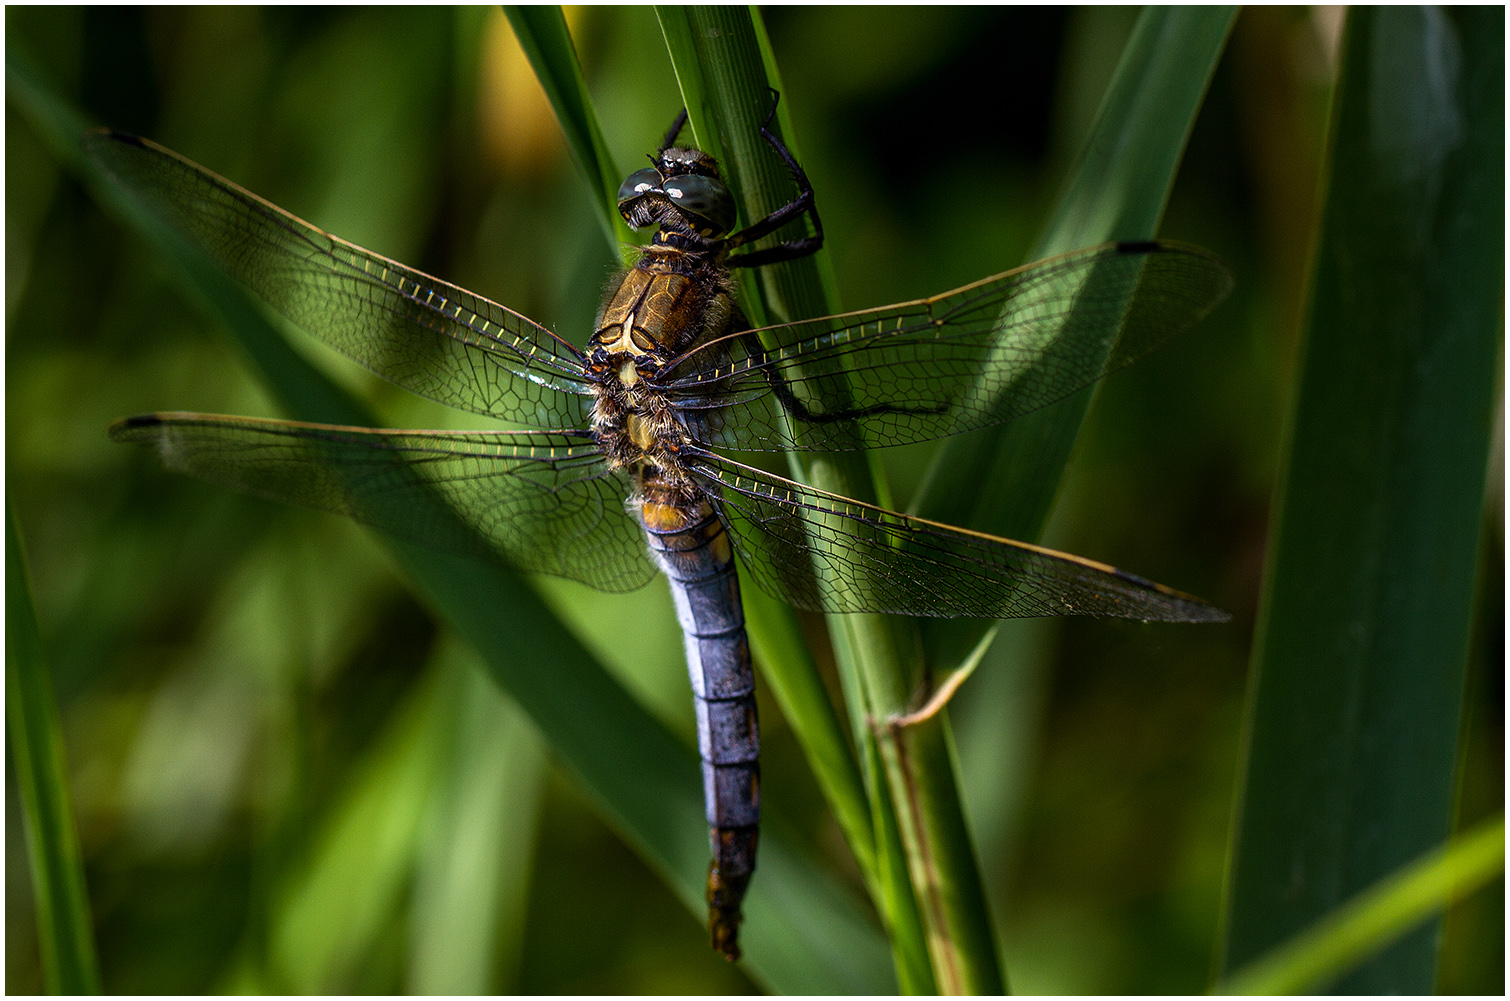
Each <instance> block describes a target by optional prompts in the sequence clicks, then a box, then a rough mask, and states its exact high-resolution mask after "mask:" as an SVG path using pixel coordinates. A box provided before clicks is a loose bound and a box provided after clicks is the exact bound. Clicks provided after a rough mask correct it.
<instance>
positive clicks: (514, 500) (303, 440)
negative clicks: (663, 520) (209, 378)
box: [110, 414, 654, 591]
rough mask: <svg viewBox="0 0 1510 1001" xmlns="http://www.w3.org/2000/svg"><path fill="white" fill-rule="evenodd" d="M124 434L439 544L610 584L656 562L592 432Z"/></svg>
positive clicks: (137, 421) (647, 572)
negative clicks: (648, 553)
mask: <svg viewBox="0 0 1510 1001" xmlns="http://www.w3.org/2000/svg"><path fill="white" fill-rule="evenodd" d="M110 437H111V438H113V439H114V440H116V441H128V442H135V443H137V444H142V445H150V446H152V447H154V448H156V449H157V451H158V453H159V455H160V456H161V458H162V460H163V463H164V465H166V466H167V467H168V468H170V469H173V470H175V471H177V472H182V473H187V474H188V475H190V476H195V477H198V478H199V479H202V480H208V481H210V482H212V483H218V484H221V485H224V486H229V487H234V488H235V489H237V490H242V491H245V492H246V493H250V494H255V495H257V496H259V497H265V498H268V499H270V500H277V501H283V502H285V503H289V504H297V505H301V506H303V507H311V508H316V509H318V510H321V511H330V512H333V513H336V514H343V515H346V516H347V517H349V518H354V519H355V520H357V521H360V522H362V523H364V524H367V525H372V526H374V527H376V528H380V529H382V530H384V531H385V532H388V533H390V534H392V535H395V536H398V537H399V538H402V539H407V540H409V541H412V542H418V543H421V544H424V545H427V546H430V547H432V548H435V549H441V550H444V551H447V552H452V553H458V554H461V555H464V556H472V557H476V558H479V559H484V560H494V561H501V562H504V563H507V564H509V565H511V566H514V567H517V568H519V569H521V570H531V571H536V572H539V573H547V574H554V575H556V576H560V577H569V578H572V579H573V580H579V581H582V582H583V583H585V584H589V585H591V586H593V587H596V588H599V589H601V590H605V591H628V590H632V589H634V588H637V587H639V586H641V585H643V584H644V583H645V582H646V581H648V580H649V579H650V578H651V577H652V576H653V575H654V570H653V568H652V567H651V565H650V563H649V561H648V560H647V559H646V557H645V543H644V541H643V539H642V538H641V531H640V528H639V526H638V525H637V524H636V523H635V521H634V520H633V519H632V518H630V517H629V515H628V514H627V513H626V511H625V509H624V500H625V497H626V496H627V493H628V490H629V485H628V483H627V481H626V480H624V478H623V477H622V476H621V475H619V474H614V473H611V472H609V471H608V468H607V466H606V465H605V464H604V462H603V458H602V455H601V453H599V451H598V449H597V446H596V445H595V444H594V443H593V442H592V441H591V440H590V439H586V438H580V437H575V436H572V435H563V434H551V433H547V432H530V431H469V432H459V433H453V432H445V431H386V430H375V429H370V428H351V427H337V426H333V425H325V424H302V423H294V422H285V421H267V420H254V419H251V418H243V417H222V416H215V415H207V414H151V415H147V416H143V417H128V418H125V419H123V420H120V421H117V422H116V423H115V424H114V425H112V426H111V428H110Z"/></svg>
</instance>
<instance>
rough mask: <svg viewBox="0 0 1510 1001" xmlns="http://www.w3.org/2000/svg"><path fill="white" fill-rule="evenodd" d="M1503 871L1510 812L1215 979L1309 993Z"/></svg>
mask: <svg viewBox="0 0 1510 1001" xmlns="http://www.w3.org/2000/svg"><path fill="white" fill-rule="evenodd" d="M1504 872H1505V817H1504V815H1503V814H1501V815H1500V816H1499V817H1496V818H1494V819H1492V820H1488V821H1485V822H1484V823H1482V824H1480V825H1479V826H1478V827H1476V828H1474V829H1473V830H1472V831H1471V832H1469V833H1468V834H1465V835H1463V836H1462V837H1460V838H1456V839H1454V840H1453V841H1452V842H1451V843H1449V844H1447V845H1445V846H1443V847H1442V848H1439V849H1437V850H1435V851H1433V852H1431V853H1429V854H1428V855H1427V856H1425V857H1424V858H1422V859H1420V860H1418V861H1416V862H1413V863H1411V864H1410V865H1409V866H1407V867H1406V868H1404V869H1402V870H1401V871H1399V872H1397V873H1393V874H1391V875H1390V876H1388V877H1386V878H1385V879H1382V880H1380V881H1379V882H1378V883H1377V884H1376V885H1374V886H1372V887H1370V888H1369V889H1367V890H1365V891H1364V892H1362V893H1360V894H1359V895H1358V896H1357V897H1355V898H1353V899H1352V900H1349V901H1347V902H1346V903H1345V904H1343V905H1342V906H1340V907H1338V908H1337V909H1336V910H1334V911H1333V912H1332V913H1330V914H1328V915H1326V916H1325V917H1323V918H1321V919H1320V920H1318V921H1317V922H1316V924H1314V925H1312V926H1311V927H1310V928H1307V929H1306V930H1305V931H1304V932H1302V933H1300V934H1299V935H1297V936H1295V937H1294V938H1293V939H1291V940H1290V941H1288V942H1285V943H1284V944H1282V945H1280V946H1277V947H1276V948H1274V949H1272V950H1270V951H1269V952H1268V953H1267V954H1265V955H1263V956H1261V957H1259V958H1258V959H1255V960H1253V961H1252V962H1250V963H1248V964H1246V965H1245V966H1243V967H1242V968H1241V969H1239V970H1237V971H1235V972H1233V973H1232V974H1231V975H1230V976H1228V977H1226V978H1224V979H1223V980H1222V981H1221V982H1220V983H1218V984H1217V985H1216V988H1215V989H1214V990H1213V992H1212V993H1214V994H1309V993H1313V992H1318V991H1323V990H1326V989H1327V986H1328V984H1329V983H1330V982H1331V981H1332V980H1334V979H1335V978H1336V977H1337V976H1338V975H1340V974H1342V973H1344V972H1346V971H1347V970H1349V969H1352V968H1353V967H1354V966H1356V965H1357V964H1358V963H1359V962H1360V961H1362V960H1364V959H1367V958H1368V957H1369V956H1370V955H1373V954H1374V953H1376V952H1378V951H1379V950H1380V949H1382V948H1383V947H1384V946H1386V945H1388V944H1389V943H1390V942H1392V941H1394V940H1395V939H1396V938H1398V937H1399V936H1400V935H1403V934H1405V933H1406V932H1407V931H1409V930H1410V929H1411V928H1413V927H1415V926H1416V925H1419V924H1420V923H1421V922H1422V921H1424V920H1426V919H1427V918H1428V917H1430V916H1432V915H1436V914H1440V913H1441V912H1442V911H1443V909H1444V908H1446V907H1448V906H1449V905H1451V904H1452V903H1454V902H1455V901H1458V900H1461V899H1463V898H1464V897H1466V896H1468V895H1469V894H1471V893H1473V892H1474V891H1475V890H1477V889H1479V887H1481V886H1483V885H1484V884H1485V883H1487V882H1488V881H1489V880H1491V879H1493V878H1494V877H1495V876H1502V875H1504Z"/></svg>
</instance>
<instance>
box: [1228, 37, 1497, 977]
mask: <svg viewBox="0 0 1510 1001" xmlns="http://www.w3.org/2000/svg"><path fill="white" fill-rule="evenodd" d="M1326 190H1327V198H1326V202H1325V205H1324V208H1323V216H1322V222H1321V232H1320V237H1319V244H1318V246H1317V250H1316V252H1315V256H1314V263H1313V270H1312V275H1311V285H1312V292H1311V304H1310V312H1309V316H1308V318H1307V323H1306V330H1305V333H1304V335H1303V342H1302V349H1301V350H1302V359H1301V363H1300V375H1299V385H1298V392H1297V394H1296V397H1295V402H1294V410H1293V413H1292V415H1291V417H1290V428H1289V435H1288V437H1289V447H1288V453H1287V455H1286V458H1285V460H1284V463H1285V464H1284V469H1283V472H1282V477H1281V485H1280V487H1279V490H1278V493H1277V494H1276V499H1275V504H1274V509H1273V510H1274V523H1273V529H1272V532H1271V542H1270V549H1269V564H1268V568H1267V573H1266V579H1265V593H1264V596H1263V600H1262V604H1261V606H1260V617H1259V625H1258V637H1257V640H1256V646H1255V650H1254V656H1253V680H1252V685H1251V688H1250V691H1249V700H1248V706H1247V714H1248V726H1247V730H1246V735H1247V747H1246V748H1245V756H1246V761H1245V778H1244V788H1243V791H1242V798H1241V801H1240V804H1239V815H1238V830H1237V831H1236V834H1235V838H1236V842H1235V848H1234V852H1233V854H1232V856H1231V863H1230V871H1229V887H1228V915H1227V922H1228V925H1227V929H1226V942H1225V946H1226V956H1225V961H1224V964H1223V968H1224V969H1229V970H1230V969H1233V968H1235V967H1237V966H1240V965H1242V964H1244V963H1246V962H1248V961H1250V960H1251V959H1253V958H1254V957H1256V956H1258V955H1260V954H1262V953H1264V952H1266V951H1267V950H1268V949H1270V948H1272V947H1273V946H1274V945H1275V944H1277V943H1278V942H1281V941H1283V940H1285V939H1286V938H1288V937H1289V936H1291V935H1293V934H1295V933H1297V932H1298V931H1299V930H1300V929H1302V928H1305V927H1307V926H1308V925H1310V924H1312V923H1313V922H1315V921H1317V920H1318V919H1320V918H1321V917H1322V916H1323V915H1325V914H1327V913H1329V912H1330V911H1331V910H1332V909H1333V908H1335V907H1336V906H1338V905H1339V904H1341V903H1342V902H1343V901H1344V900H1347V899H1348V898H1350V897H1352V896H1353V895H1354V894H1356V893H1358V892H1360V891H1362V890H1363V889H1365V888H1366V887H1368V886H1370V885H1371V884H1372V883H1374V882H1375V881H1376V880H1378V879H1379V878H1381V877H1383V876H1384V875H1386V874H1388V873H1390V872H1392V871H1394V870H1395V869H1397V868H1399V867H1400V866H1402V865H1404V864H1406V863H1407V862H1409V861H1410V860H1412V859H1414V858H1416V857H1417V856H1419V855H1420V854H1421V853H1422V852H1424V851H1426V850H1428V849H1429V848H1431V847H1432V846H1434V845H1438V844H1440V843H1442V842H1443V841H1444V840H1445V839H1446V836H1447V833H1448V825H1449V822H1450V816H1451V809H1452V799H1453V788H1454V769H1455V765H1456V761H1457V754H1456V744H1457V738H1458V730H1459V726H1458V723H1459V715H1460V703H1461V700H1462V693H1463V675H1464V664H1465V659H1466V654H1467V647H1468V639H1469V626H1470V620H1471V607H1472V600H1471V599H1472V591H1473V583H1474V570H1475V563H1476V559H1477V555H1478V552H1479V547H1478V537H1479V531H1480V526H1481V524H1482V520H1481V509H1482V504H1483V501H1484V477H1485V470H1486V467H1487V463H1488V453H1489V441H1490V434H1491V428H1492V425H1493V423H1494V421H1493V407H1494V383H1495V369H1496V365H1495V359H1496V357H1497V353H1498V351H1499V349H1500V340H1501V325H1502V309H1503V288H1504V285H1503V281H1504V258H1503V253H1504V230H1503V224H1504V11H1503V9H1501V8H1462V9H1452V10H1445V9H1442V8H1353V9H1351V10H1350V12H1349V15H1348V24H1347V27H1346V30H1345V32H1344V40H1343V49H1342V69H1341V76H1340V78H1339V82H1338V85H1337V92H1336V96H1335V97H1334V99H1333V109H1332V122H1331V163H1330V170H1329V176H1328V179H1327V181H1326ZM1434 931H1435V922H1433V923H1432V925H1430V926H1428V927H1426V928H1423V929H1420V930H1419V931H1417V932H1415V933H1413V934H1411V935H1409V936H1407V937H1406V938H1405V939H1403V940H1402V941H1400V942H1399V943H1397V944H1396V945H1394V946H1393V947H1391V948H1390V949H1389V950H1387V951H1385V952H1384V953H1382V954H1380V955H1378V956H1376V957H1374V958H1373V959H1371V960H1370V961H1368V962H1367V963H1365V964H1364V965H1363V966H1362V967H1361V968H1360V969H1359V970H1357V971H1356V972H1354V973H1353V974H1351V975H1350V976H1348V977H1347V978H1345V979H1344V980H1343V981H1341V982H1340V983H1339V984H1337V985H1336V989H1338V990H1339V991H1341V992H1344V993H1404V994H1416V993H1427V992H1429V991H1430V990H1431V989H1432V985H1433V982H1434V968H1435V963H1436V935H1435V934H1434Z"/></svg>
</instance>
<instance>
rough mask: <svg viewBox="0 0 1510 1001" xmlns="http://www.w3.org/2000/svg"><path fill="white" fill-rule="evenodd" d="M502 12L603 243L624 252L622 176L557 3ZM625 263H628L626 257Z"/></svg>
mask: <svg viewBox="0 0 1510 1001" xmlns="http://www.w3.org/2000/svg"><path fill="white" fill-rule="evenodd" d="M503 12H504V14H506V15H507V16H508V19H509V25H510V26H511V27H513V29H514V36H515V37H516V38H518V39H519V45H520V47H521V48H522V49H524V54H525V56H526V57H527V58H528V59H529V61H530V65H531V66H533V67H534V68H535V76H536V77H537V78H538V79H539V80H540V85H541V86H542V87H544V88H545V96H546V97H547V98H548V99H549V100H550V102H551V107H552V108H554V109H555V111H556V120H557V121H559V122H560V123H561V131H562V132H563V133H565V135H566V146H567V148H568V149H570V150H571V154H572V159H573V160H575V161H576V163H577V168H578V169H579V170H580V171H581V172H582V175H583V176H584V177H586V178H587V180H588V184H589V187H590V188H591V190H592V196H593V198H592V203H593V208H595V209H596V210H597V214H598V222H599V224H600V225H601V226H602V227H603V234H604V236H606V237H607V238H608V245H609V247H610V248H611V249H612V250H613V251H614V254H615V256H620V255H621V254H623V255H628V254H629V253H630V251H628V250H624V249H621V248H625V247H627V246H629V245H632V244H634V243H635V242H636V240H635V237H634V231H633V230H631V229H630V228H629V225H628V224H627V223H626V222H624V217H623V216H621V215H619V200H618V192H619V184H620V183H622V182H623V180H624V175H623V173H621V172H620V171H619V168H618V166H617V165H615V164H614V162H613V154H612V153H610V152H609V150H608V143H607V142H606V141H604V139H603V130H602V128H601V127H600V126H599V125H598V116H597V113H596V112H595V111H594V110H593V104H592V99H591V97H590V95H589V94H588V91H587V79H586V78H585V77H584V76H583V75H582V64H581V63H580V62H578V61H577V50H576V48H575V47H574V46H573V45H572V40H571V34H570V33H569V32H568V31H567V30H566V17H565V16H564V15H563V14H562V12H561V8H560V7H558V6H554V5H550V4H545V5H541V6H516V5H513V4H505V5H504V8H503ZM625 263H628V258H627V256H626V258H625Z"/></svg>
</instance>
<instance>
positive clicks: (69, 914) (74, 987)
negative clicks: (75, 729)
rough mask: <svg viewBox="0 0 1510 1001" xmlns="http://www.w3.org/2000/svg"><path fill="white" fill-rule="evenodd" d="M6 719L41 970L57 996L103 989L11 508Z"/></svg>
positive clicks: (58, 737)
mask: <svg viewBox="0 0 1510 1001" xmlns="http://www.w3.org/2000/svg"><path fill="white" fill-rule="evenodd" d="M5 723H6V728H7V729H8V730H9V731H10V749H11V761H12V763H13V764H14V765H15V772H16V785H17V787H18V790H19V791H20V794H21V796H20V798H21V823H22V825H23V827H24V829H25V831H26V849H27V856H28V858H29V860H30V862H31V884H32V894H33V896H34V898H35V902H36V909H37V939H38V942H39V943H40V945H41V950H42V972H43V976H44V977H45V979H46V983H47V990H48V992H49V993H52V994H98V993H99V991H100V974H99V962H98V960H97V959H96V958H95V950H94V929H93V925H92V923H91V921H90V918H89V897H88V894H87V893H86V891H85V889H84V862H83V858H82V856H81V855H80V853H79V835H78V831H77V829H76V827H75V825H74V819H73V797H72V795H71V794H70V793H69V790H68V763H67V761H66V755H65V753H64V748H63V731H62V727H61V725H60V723H59V720H58V707H57V703H56V702H54V701H53V694H52V682H51V681H50V680H49V678H48V673H47V662H46V659H45V658H44V657H43V654H42V637H41V635H40V634H39V632H38V630H37V612H36V608H35V606H34V605H33V604H32V597H31V575H30V573H29V572H28V571H27V568H26V553H25V551H24V550H23V549H22V548H21V532H20V530H19V528H18V527H17V525H16V517H15V514H14V513H13V512H12V511H11V508H10V502H9V501H8V500H7V502H6V508H5Z"/></svg>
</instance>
